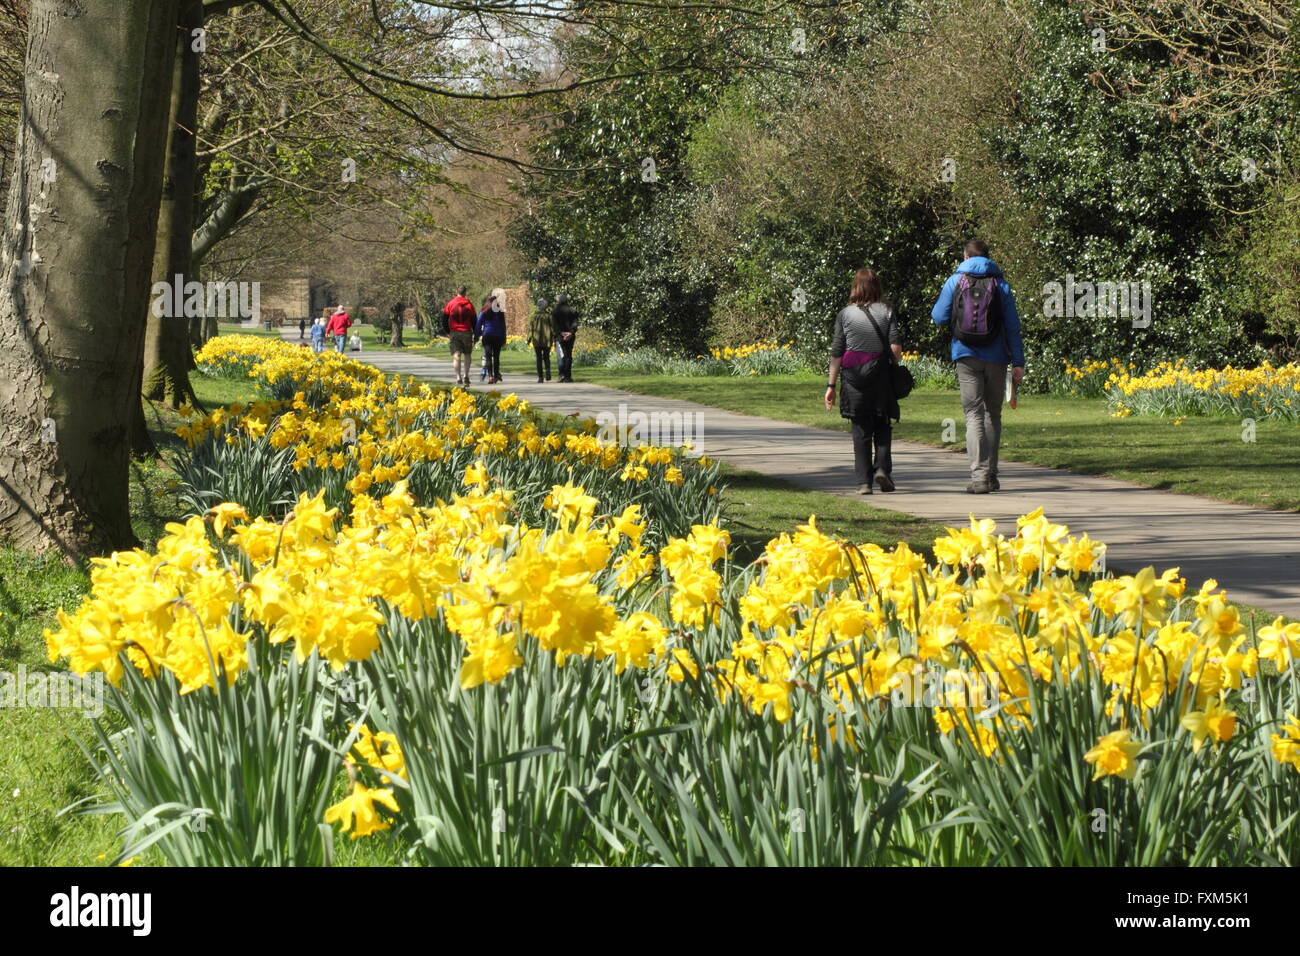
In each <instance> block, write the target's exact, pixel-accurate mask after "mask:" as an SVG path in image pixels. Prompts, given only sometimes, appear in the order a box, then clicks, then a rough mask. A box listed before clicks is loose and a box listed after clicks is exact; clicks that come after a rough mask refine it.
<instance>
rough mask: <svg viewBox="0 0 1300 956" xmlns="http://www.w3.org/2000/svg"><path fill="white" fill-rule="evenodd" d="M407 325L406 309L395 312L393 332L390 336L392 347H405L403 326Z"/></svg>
mask: <svg viewBox="0 0 1300 956" xmlns="http://www.w3.org/2000/svg"><path fill="white" fill-rule="evenodd" d="M404 325H406V310H405V309H402V310H401V311H400V312H394V313H393V327H392V334H391V335H389V337H388V344H389V346H390V347H391V348H395V349H400V348H403V347H404V343H403V342H402V326H404Z"/></svg>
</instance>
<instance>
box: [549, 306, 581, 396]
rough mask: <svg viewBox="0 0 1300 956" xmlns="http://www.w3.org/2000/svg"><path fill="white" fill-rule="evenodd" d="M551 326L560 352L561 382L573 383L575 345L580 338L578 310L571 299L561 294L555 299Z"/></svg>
mask: <svg viewBox="0 0 1300 956" xmlns="http://www.w3.org/2000/svg"><path fill="white" fill-rule="evenodd" d="M551 326H552V328H553V329H554V332H555V348H556V351H558V352H559V366H560V367H559V369H558V370H557V371H559V373H560V381H561V382H572V381H573V343H574V341H575V339H576V338H577V336H578V310H577V309H575V308H574V307H573V306H572V305H571V304H570V302H569V297H568V296H566V295H564V294H563V293H561V294H560V295H557V296H556V297H555V309H554V310H553V311H552V312H551Z"/></svg>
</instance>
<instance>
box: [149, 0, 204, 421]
mask: <svg viewBox="0 0 1300 956" xmlns="http://www.w3.org/2000/svg"><path fill="white" fill-rule="evenodd" d="M202 26H203V4H202V2H201V0H182V2H181V12H180V22H179V28H178V30H177V36H176V61H175V66H174V67H173V72H172V93H171V128H170V130H169V131H168V143H167V165H166V168H165V171H164V174H163V187H162V189H163V192H162V204H161V207H160V208H159V211H158V237H157V241H156V243H155V245H154V262H153V281H154V282H155V283H158V282H166V283H179V284H180V285H181V287H182V289H183V288H184V284H185V283H186V282H188V281H189V280H190V279H191V278H192V277H193V275H192V270H191V267H190V244H191V242H192V241H193V230H194V189H195V177H196V173H197V169H198V166H197V163H196V161H195V155H194V146H195V144H194V129H195V127H196V126H197V124H198V111H199V54H198V53H197V52H195V50H194V44H193V40H192V36H193V31H194V30H197V29H198V28H200V27H202ZM179 299H180V296H177V297H176V300H179ZM174 301H175V300H174ZM190 358H191V355H190V329H189V322H188V321H187V320H186V318H185V316H184V315H162V316H157V315H154V310H153V309H152V308H151V309H149V310H148V312H147V313H146V321H145V333H144V381H143V387H142V389H141V391H142V393H143V395H144V397H145V398H148V399H152V400H153V401H156V402H163V403H165V404H167V405H170V406H171V407H172V408H179V407H180V406H181V405H182V404H183V403H185V402H186V401H190V402H194V403H195V404H198V397H197V396H196V395H195V394H194V389H193V387H192V386H191V385H190V376H189V368H190Z"/></svg>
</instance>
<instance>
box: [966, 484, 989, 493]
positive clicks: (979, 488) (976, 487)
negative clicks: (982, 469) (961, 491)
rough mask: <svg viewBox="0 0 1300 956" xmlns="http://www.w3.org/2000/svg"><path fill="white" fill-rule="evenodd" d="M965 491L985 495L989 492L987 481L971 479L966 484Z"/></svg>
mask: <svg viewBox="0 0 1300 956" xmlns="http://www.w3.org/2000/svg"><path fill="white" fill-rule="evenodd" d="M966 493H967V494H971V495H987V494H988V493H989V483H988V482H987V481H972V482H971V483H970V484H969V485H967V486H966Z"/></svg>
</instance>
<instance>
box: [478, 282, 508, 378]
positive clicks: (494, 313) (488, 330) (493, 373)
mask: <svg viewBox="0 0 1300 956" xmlns="http://www.w3.org/2000/svg"><path fill="white" fill-rule="evenodd" d="M474 337H475V338H476V339H482V340H483V357H484V359H485V360H486V361H487V370H488V384H489V385H496V384H497V383H498V382H500V381H501V348H502V346H504V345H505V344H506V313H505V311H504V310H503V309H502V308H501V300H500V299H498V298H497V297H496V296H495V295H490V296H488V297H487V301H486V302H484V303H483V311H482V312H480V313H479V314H478V321H477V322H475V323H474Z"/></svg>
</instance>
